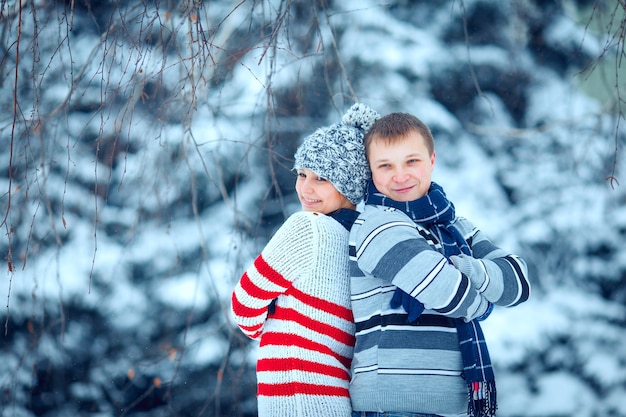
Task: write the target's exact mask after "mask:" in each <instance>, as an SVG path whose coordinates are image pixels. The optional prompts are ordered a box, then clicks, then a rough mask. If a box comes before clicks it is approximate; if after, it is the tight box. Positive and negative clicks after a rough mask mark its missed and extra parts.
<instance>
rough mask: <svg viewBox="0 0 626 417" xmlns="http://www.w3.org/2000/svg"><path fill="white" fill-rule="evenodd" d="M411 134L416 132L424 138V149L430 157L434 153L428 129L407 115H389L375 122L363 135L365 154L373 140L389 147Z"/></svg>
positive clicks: (418, 120) (413, 117) (432, 141)
mask: <svg viewBox="0 0 626 417" xmlns="http://www.w3.org/2000/svg"><path fill="white" fill-rule="evenodd" d="M412 132H417V133H418V134H419V135H420V136H421V137H422V138H424V143H425V144H426V148H427V149H428V152H429V153H430V155H432V154H433V153H434V152H435V140H434V139H433V135H432V133H431V132H430V129H429V128H428V126H426V124H425V123H424V122H422V121H421V120H420V119H418V118H417V117H415V116H413V115H412V114H408V113H389V114H388V115H386V116H383V117H381V118H380V119H378V120H376V122H374V124H373V125H372V127H371V129H370V130H369V131H368V132H367V134H366V135H365V154H366V155H369V148H370V144H371V143H372V141H373V140H381V141H382V142H384V143H386V144H388V145H389V144H392V143H395V142H398V141H400V140H403V139H405V138H406V137H407V136H408V135H409V134H411V133H412Z"/></svg>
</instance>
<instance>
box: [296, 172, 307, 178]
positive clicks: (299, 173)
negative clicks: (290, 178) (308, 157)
mask: <svg viewBox="0 0 626 417" xmlns="http://www.w3.org/2000/svg"><path fill="white" fill-rule="evenodd" d="M298 177H299V178H306V174H305V173H304V172H298Z"/></svg>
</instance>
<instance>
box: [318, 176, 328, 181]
mask: <svg viewBox="0 0 626 417" xmlns="http://www.w3.org/2000/svg"><path fill="white" fill-rule="evenodd" d="M317 180H318V181H319V182H326V181H328V180H327V179H326V178H322V177H317Z"/></svg>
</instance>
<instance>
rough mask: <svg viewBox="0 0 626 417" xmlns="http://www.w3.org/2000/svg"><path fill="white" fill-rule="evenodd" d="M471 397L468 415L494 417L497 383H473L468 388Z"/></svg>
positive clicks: (496, 406)
mask: <svg viewBox="0 0 626 417" xmlns="http://www.w3.org/2000/svg"><path fill="white" fill-rule="evenodd" d="M467 388H468V395H469V406H468V409H467V413H468V415H470V416H472V417H494V416H495V415H496V410H497V408H498V405H497V403H496V382H495V381H493V380H492V381H485V382H471V383H469V384H468V386H467Z"/></svg>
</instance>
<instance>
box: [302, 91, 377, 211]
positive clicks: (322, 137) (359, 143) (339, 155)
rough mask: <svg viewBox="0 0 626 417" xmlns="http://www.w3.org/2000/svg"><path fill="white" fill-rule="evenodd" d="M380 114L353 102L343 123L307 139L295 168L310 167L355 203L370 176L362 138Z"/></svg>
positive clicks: (342, 119) (315, 133)
mask: <svg viewBox="0 0 626 417" xmlns="http://www.w3.org/2000/svg"><path fill="white" fill-rule="evenodd" d="M378 118H380V115H379V114H378V113H377V112H376V111H374V110H372V109H371V108H369V107H368V106H366V105H365V104H363V103H356V104H354V105H352V107H350V109H349V110H348V111H347V112H346V114H344V115H343V117H342V118H341V123H335V124H332V125H330V126H328V127H322V128H319V129H317V130H316V131H315V132H313V134H312V135H310V136H308V137H306V138H305V139H304V142H303V143H302V145H300V147H299V148H298V150H297V151H296V154H295V160H296V161H295V164H294V167H293V169H295V170H298V169H303V168H307V169H310V170H311V171H313V172H315V173H316V174H317V175H318V176H320V177H322V178H325V179H327V180H328V181H330V182H331V183H332V184H333V186H334V187H335V188H336V189H337V191H339V192H340V193H341V194H343V195H344V196H345V197H346V198H347V199H348V200H350V202H351V203H352V204H358V203H359V202H360V201H361V200H363V195H364V194H365V188H366V187H367V181H368V180H369V178H370V169H369V165H368V163H367V158H366V156H365V147H364V145H363V139H364V137H365V134H366V133H367V131H368V130H369V129H370V128H371V127H372V125H373V124H374V122H375V121H376V120H377V119H378Z"/></svg>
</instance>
